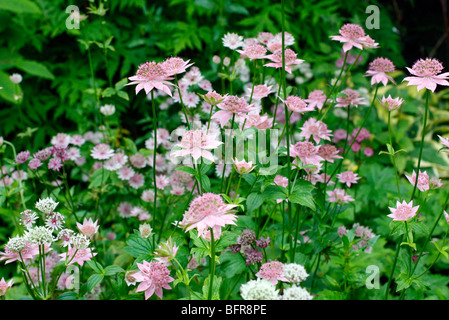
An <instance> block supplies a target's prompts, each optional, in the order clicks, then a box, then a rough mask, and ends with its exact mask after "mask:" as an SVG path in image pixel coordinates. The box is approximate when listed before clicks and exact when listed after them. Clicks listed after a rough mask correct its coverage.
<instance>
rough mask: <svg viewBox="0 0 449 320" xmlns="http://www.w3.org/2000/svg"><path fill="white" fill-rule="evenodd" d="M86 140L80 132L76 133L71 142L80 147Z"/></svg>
mask: <svg viewBox="0 0 449 320" xmlns="http://www.w3.org/2000/svg"><path fill="white" fill-rule="evenodd" d="M85 142H86V139H84V138H83V136H82V135H80V134H75V135H73V136H72V137H71V138H70V143H71V144H73V145H75V146H78V147H81V146H82V145H83V144H84V143H85Z"/></svg>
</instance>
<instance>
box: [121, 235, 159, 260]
mask: <svg viewBox="0 0 449 320" xmlns="http://www.w3.org/2000/svg"><path fill="white" fill-rule="evenodd" d="M126 244H127V245H128V247H125V251H126V252H128V253H129V254H130V255H132V256H133V257H134V258H137V257H139V256H141V255H147V254H152V253H153V248H152V246H151V243H150V241H148V240H147V239H144V238H142V237H141V236H139V235H137V234H131V235H129V236H128V238H127V239H126Z"/></svg>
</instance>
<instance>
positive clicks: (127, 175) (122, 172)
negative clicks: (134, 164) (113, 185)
mask: <svg viewBox="0 0 449 320" xmlns="http://www.w3.org/2000/svg"><path fill="white" fill-rule="evenodd" d="M134 174H135V172H134V170H133V169H132V168H131V167H129V166H124V167H122V168H120V169H119V170H118V171H117V175H118V178H119V179H120V180H125V181H127V180H129V179H131V178H132V177H133V176H134Z"/></svg>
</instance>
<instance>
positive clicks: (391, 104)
mask: <svg viewBox="0 0 449 320" xmlns="http://www.w3.org/2000/svg"><path fill="white" fill-rule="evenodd" d="M403 102H404V100H403V99H401V98H399V97H398V98H395V99H393V98H392V97H391V95H388V98H385V97H382V106H383V107H384V109H385V110H387V111H393V110H396V109H399V107H400V106H401V105H402V103H403Z"/></svg>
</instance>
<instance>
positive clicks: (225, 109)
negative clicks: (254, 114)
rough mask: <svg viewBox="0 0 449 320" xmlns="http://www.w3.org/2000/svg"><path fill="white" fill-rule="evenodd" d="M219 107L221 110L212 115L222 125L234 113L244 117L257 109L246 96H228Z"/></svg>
mask: <svg viewBox="0 0 449 320" xmlns="http://www.w3.org/2000/svg"><path fill="white" fill-rule="evenodd" d="M217 107H218V108H219V109H220V110H219V111H217V112H216V113H215V114H214V115H213V116H212V119H217V120H218V121H219V122H220V125H221V126H224V125H226V124H227V123H228V121H229V120H230V119H231V118H232V117H233V115H237V116H240V117H242V116H245V115H246V114H247V113H248V112H250V111H254V110H255V109H256V108H255V107H254V106H253V105H249V104H248V103H247V102H246V100H245V98H240V97H237V96H226V97H225V98H224V99H223V101H222V102H220V103H219V104H217Z"/></svg>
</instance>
